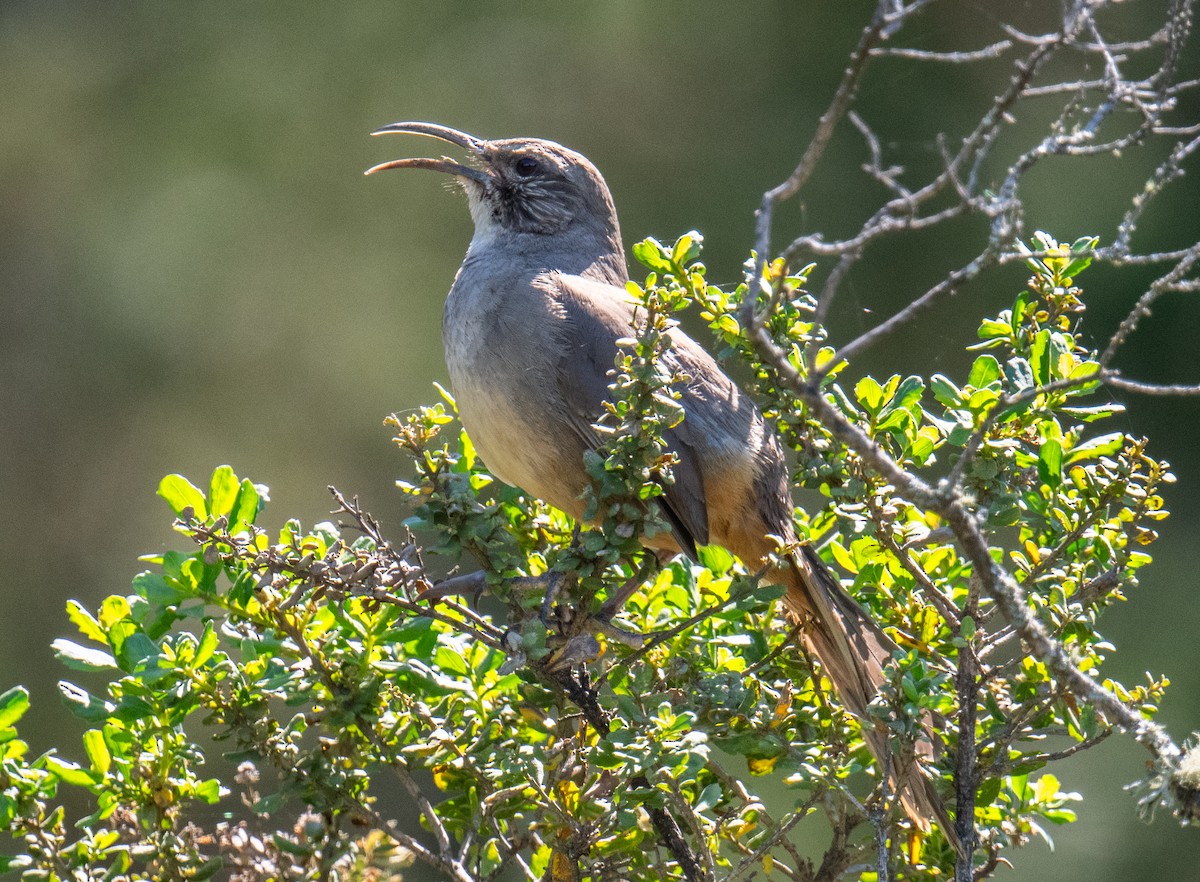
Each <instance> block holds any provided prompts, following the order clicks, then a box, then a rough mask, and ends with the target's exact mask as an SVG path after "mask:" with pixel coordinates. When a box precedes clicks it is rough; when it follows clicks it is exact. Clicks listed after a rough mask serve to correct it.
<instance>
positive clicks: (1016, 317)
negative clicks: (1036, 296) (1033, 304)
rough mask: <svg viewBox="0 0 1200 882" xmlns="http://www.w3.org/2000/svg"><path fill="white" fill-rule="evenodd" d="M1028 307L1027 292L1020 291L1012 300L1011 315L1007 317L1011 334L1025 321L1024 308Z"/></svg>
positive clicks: (1014, 334)
mask: <svg viewBox="0 0 1200 882" xmlns="http://www.w3.org/2000/svg"><path fill="white" fill-rule="evenodd" d="M1028 307H1029V292H1028V291H1022V292H1021V293H1020V294H1018V295H1017V299H1016V300H1015V301H1014V302H1013V308H1012V315H1011V318H1010V319H1009V327H1011V328H1012V333H1013V336H1014V337H1016V335H1017V334H1018V333H1019V332H1020V330H1021V324H1022V323H1023V322H1024V321H1025V310H1026V309H1028Z"/></svg>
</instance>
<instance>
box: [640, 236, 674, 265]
mask: <svg viewBox="0 0 1200 882" xmlns="http://www.w3.org/2000/svg"><path fill="white" fill-rule="evenodd" d="M630 250H631V251H633V256H634V258H635V259H636V260H637V262H638V263H640V264H642V266H644V267H646V268H647V269H652V270H654V271H655V272H660V273H665V274H670V273H671V272H673V270H674V267H672V266H671V261H670V259H669V257H668V256H667V249H666V248H664V247H663V245H662V243H661V242H659V241H658V240H657V239H651V238H647V239H643V240H642V241H641V242H635V243H634V245H633V247H632V248H631V249H630Z"/></svg>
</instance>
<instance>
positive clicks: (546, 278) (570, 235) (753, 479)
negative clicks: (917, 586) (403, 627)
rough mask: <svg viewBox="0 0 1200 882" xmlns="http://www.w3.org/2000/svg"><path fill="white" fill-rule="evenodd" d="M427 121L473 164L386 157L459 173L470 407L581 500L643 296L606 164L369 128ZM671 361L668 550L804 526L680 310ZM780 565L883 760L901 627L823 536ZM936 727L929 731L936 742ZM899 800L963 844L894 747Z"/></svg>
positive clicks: (742, 549) (517, 458)
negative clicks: (874, 715) (891, 625)
mask: <svg viewBox="0 0 1200 882" xmlns="http://www.w3.org/2000/svg"><path fill="white" fill-rule="evenodd" d="M393 132H394V133H407V134H418V135H426V136H429V137H434V138H438V139H440V140H442V141H447V142H450V143H453V144H456V145H458V146H459V147H462V148H464V149H465V150H467V151H468V152H469V153H470V154H471V155H472V161H473V164H471V165H464V164H461V163H458V162H456V161H454V160H452V159H449V158H441V159H426V158H413V159H400V160H395V161H393V162H388V163H383V164H382V165H379V166H376V167H375V168H373V169H371V170H370V171H371V172H374V171H380V170H383V169H389V168H424V169H430V170H433V171H439V172H443V173H446V174H451V175H454V176H455V177H456V178H457V179H458V180H459V181H460V182H461V184H462V186H463V189H464V191H465V192H466V196H467V203H468V206H469V208H470V212H471V217H472V219H473V220H474V222H475V234H474V237H473V238H472V239H471V244H470V246H469V247H468V249H467V254H466V257H465V258H464V260H463V264H462V267H461V268H460V269H459V271H458V275H457V276H456V277H455V280H454V285H453V287H452V288H451V289H450V294H449V296H448V298H447V300H446V308H445V312H444V315H443V321H442V335H443V340H444V343H445V349H446V363H447V366H448V368H449V372H450V380H451V385H452V388H453V391H454V394H455V398H456V400H457V403H458V408H459V414H460V416H461V418H462V421H463V425H464V426H465V427H466V429H467V432H468V433H469V434H470V436H471V438H472V440H473V441H474V443H475V446H476V449H477V450H478V452H479V454H480V456H481V457H482V459H483V461H484V462H485V463H486V464H487V466H488V468H489V470H490V471H492V473H493V474H495V475H496V476H497V477H498V478H500V479H501V480H503V481H505V482H506V483H509V484H512V485H514V486H517V487H520V488H521V489H523V490H525V491H526V492H528V493H531V494H533V495H534V496H537V497H539V498H541V499H545V500H546V501H547V502H550V503H551V504H553V505H555V506H557V507H558V508H561V509H563V510H564V511H566V512H567V513H568V514H571V515H572V516H574V517H576V518H579V517H580V516H581V515H582V513H583V503H582V500H581V498H580V496H581V494H582V493H583V491H584V489H585V487H586V484H587V480H588V478H587V474H586V472H585V470H584V466H583V456H584V452H585V451H586V450H589V449H594V448H596V447H597V446H598V443H599V442H598V438H597V435H596V433H595V430H594V429H593V428H592V424H593V423H594V422H595V421H596V420H597V419H598V418H599V416H600V414H601V412H602V402H603V401H604V399H605V398H606V396H607V395H608V382H609V381H608V377H607V373H608V371H609V369H610V368H611V367H612V366H613V361H614V356H615V355H616V349H617V340H618V339H619V338H622V337H626V336H628V335H629V333H630V328H631V321H632V318H633V306H632V304H631V303H630V302H629V301H628V296H627V294H626V292H625V288H624V285H625V281H626V280H627V279H628V270H627V267H626V264H625V257H624V249H623V247H622V244H621V233H620V229H619V226H618V223H617V214H616V209H615V208H614V206H613V202H612V197H611V195H610V194H609V190H608V186H607V185H606V184H605V182H604V179H603V177H602V176H601V175H600V172H599V171H598V170H597V169H596V168H595V166H593V165H592V164H591V163H590V162H589V161H588V160H587V159H586V158H584V157H583V156H581V155H579V154H578V153H575V152H574V151H571V150H568V149H567V148H565V147H563V146H561V145H560V144H556V143H554V142H552V141H544V140H540V139H535V138H518V139H509V140H497V141H488V140H484V139H481V138H476V137H474V136H472V135H467V134H465V133H463V132H459V131H457V130H455V129H450V128H447V127H445V126H439V125H435V124H432V123H420V122H406V123H396V124H394V125H390V126H386V127H385V128H383V129H380V130H379V131H378V132H376V133H375V134H384V133H393ZM666 360H667V361H668V363H669V364H668V367H672V368H673V367H678V368H679V369H680V370H681V372H682V373H684V374H686V375H687V376H688V377H689V378H690V379H689V381H688V382H687V383H686V385H685V386H684V387H683V388H682V389H680V393H681V401H680V403H681V404H682V406H683V410H684V419H683V421H682V422H681V423H680V424H679V425H677V426H676V427H674V428H672V429H670V430H668V431H667V432H666V433H665V434H664V440H665V442H666V443H667V445H668V447H669V448H670V449H671V450H672V451H674V452H675V453H676V454H677V455H678V464H677V465H676V466H675V469H674V482H673V484H672V485H671V486H670V487H668V488H667V490H666V492H665V497H664V506H665V507H666V509H667V515H668V520H669V521H670V523H671V524H672V525H673V527H674V529H673V531H672V533H671V534H662V535H659V536H656V537H654V539H653V540H652V544H653V546H654V547H655V548H656V549H658V550H661V551H666V552H678V551H683V552H687V553H690V554H692V555H694V554H695V546H696V545H704V544H708V543H716V544H720V545H723V546H725V547H726V548H728V549H729V550H731V551H732V552H734V553H735V554H736V555H738V557H740V558H741V559H742V560H744V561H746V562H747V564H749V565H750V566H752V567H753V566H757V565H758V564H759V563H761V562H762V560H763V559H764V558H765V557H766V556H767V555H768V554H770V553H771V552H772V551H774V550H775V548H776V541H777V540H776V539H774V538H772V537H778V539H779V540H782V541H783V542H784V543H785V544H791V543H794V542H795V539H796V534H795V528H794V525H793V522H792V500H791V495H790V490H789V486H788V478H787V469H786V464H785V460H784V456H783V450H782V447H781V445H780V443H779V440H778V438H777V437H776V436H775V434H774V432H773V431H772V430H771V429H770V427H769V426H768V425H767V423H766V421H765V420H764V419H763V416H762V414H761V413H760V411H759V410H758V408H757V407H756V406H755V404H754V403H753V401H751V400H750V398H749V397H748V396H747V395H745V394H744V393H743V392H742V391H741V390H740V389H739V388H738V387H737V385H736V384H735V383H734V382H733V381H732V380H730V378H729V377H728V376H727V375H726V374H725V373H724V371H722V370H721V368H720V367H719V366H718V365H717V363H716V362H715V361H714V360H713V358H712V357H711V356H710V355H709V354H708V353H707V352H706V351H705V350H704V349H703V348H701V347H700V346H699V345H698V344H697V343H696V342H695V341H693V340H692V339H691V338H690V337H688V336H687V335H686V334H684V333H683V332H682V331H681V330H679V329H678V328H676V329H674V330H673V331H672V332H671V348H670V350H669V352H668V353H667V355H666ZM771 577H772V578H773V579H775V580H777V581H779V582H782V583H784V584H785V585H786V586H787V588H788V591H787V595H786V598H785V601H786V605H787V607H788V610H789V612H790V613H791V614H792V615H793V616H794V617H795V618H797V619H798V620H799V621H801V622H802V623H803V624H804V627H803V629H802V632H801V633H802V635H803V640H804V642H805V644H806V645H807V646H808V647H809V649H810V650H811V651H812V652H813V653H814V654H815V655H816V657H817V658H818V659H819V660H820V661H821V664H822V667H823V669H824V671H825V673H826V675H827V676H828V677H829V679H830V680H831V681H832V683H833V685H834V687H835V689H836V690H837V692H838V694H839V696H840V697H841V700H842V703H843V704H844V705H845V706H846V707H847V709H848V710H850V712H851V713H853V714H854V715H856V716H857V717H858V718H859V719H860V720H862V721H863V724H864V735H865V737H866V740H867V744H868V746H869V747H870V748H871V751H872V752H873V753H874V754H875V756H876V757H877V758H879V759H880V760H881V762H882V760H883V758H885V757H888V754H889V751H890V746H889V741H888V737H887V733H886V730H883V729H881V728H876V727H875V726H874V724H873V723H872V722H871V721H870V719H869V717H868V716H867V715H866V710H867V705H868V703H869V702H870V701H871V700H872V698H873V697H874V696H875V695H876V693H877V692H878V690H879V687H880V685H881V684H882V682H883V673H882V672H883V666H884V665H885V664H886V663H887V660H888V658H889V657H890V655H891V652H892V651H893V650H894V649H895V644H893V643H892V641H891V640H890V639H889V638H888V637H887V636H886V635H885V634H884V633H883V631H882V630H880V628H879V626H878V625H876V624H875V622H874V621H872V620H871V619H870V618H869V617H868V616H867V615H866V613H865V612H864V611H863V609H862V608H861V607H860V606H859V605H858V604H857V603H855V602H854V600H853V599H852V598H851V597H850V596H849V595H847V594H846V593H845V591H843V590H842V588H841V586H840V585H839V584H838V582H837V580H836V579H834V578H833V576H832V575H831V574H830V573H829V572H828V570H827V569H826V568H825V566H824V564H822V563H821V561H820V559H819V558H818V557H817V556H816V554H815V553H814V552H813V551H812V549H810V548H807V547H804V548H801V549H800V550H799V551H798V552H797V553H795V554H793V555H792V556H791V558H790V560H789V561H788V566H787V567H786V568H785V569H782V570H778V571H775V572H774V573H772V574H771ZM931 743H932V738H930V739H929V740H928V741H926V742H924V743H923V745H919V747H923V749H924V750H925V752H928V749H929V746H930V744H931ZM890 767H891V768H892V769H893V780H894V781H895V783H896V787H897V791H898V793H899V796H900V800H901V802H902V804H903V806H904V808H905V811H906V813H907V814H908V815H909V817H910V818H911V819H912V820H913V821H914V823H916V824H917V825H918V826H919V827H921V828H922V829H926V828H927V827H928V822H929V820H931V819H932V820H936V821H937V822H938V823H939V825H940V826H941V827H942V830H943V832H944V833H945V835H946V836H947V838H949V839H950V840H951V841H952V842H954V843H955V845H956V847H958V842H957V838H956V837H955V833H954V829H953V826H952V824H951V822H950V821H949V818H948V817H947V816H946V813H945V810H944V808H943V806H942V803H941V800H940V799H939V797H938V795H937V792H936V791H935V790H934V788H933V786H932V784H931V782H930V781H929V779H928V778H927V777H926V776H925V775H924V773H923V772H922V770H921V768H920V766H919V765H918V764H917V763H916V762H913V761H911V760H905V759H902V758H900V757H892V758H891V761H890Z"/></svg>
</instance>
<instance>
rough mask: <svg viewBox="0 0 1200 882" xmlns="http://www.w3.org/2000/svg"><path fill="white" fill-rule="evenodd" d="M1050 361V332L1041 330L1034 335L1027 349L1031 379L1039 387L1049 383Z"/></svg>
mask: <svg viewBox="0 0 1200 882" xmlns="http://www.w3.org/2000/svg"><path fill="white" fill-rule="evenodd" d="M1052 361H1053V358H1052V353H1051V352H1050V332H1049V331H1048V330H1045V329H1042V330H1040V331H1038V332H1037V334H1036V335H1034V338H1033V343H1032V344H1031V345H1030V347H1029V367H1030V368H1031V369H1032V370H1033V378H1034V380H1035V381H1037V384H1038V385H1039V386H1045V385H1046V384H1047V383H1049V382H1050V374H1051V370H1052V368H1053V364H1052Z"/></svg>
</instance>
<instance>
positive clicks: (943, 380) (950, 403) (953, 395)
mask: <svg viewBox="0 0 1200 882" xmlns="http://www.w3.org/2000/svg"><path fill="white" fill-rule="evenodd" d="M929 387H930V389H932V390H933V397H934V398H936V399H937V400H938V401H939V402H941V403H942V404H944V405H945V406H946V407H958V406H959V405H961V404H962V390H961V389H959V388H958V387H957V386H955V385H954V383H952V382H951V381H950V379H949V378H947V377H945V376H943V375H942V374H934V375H933V376H932V377H930V378H929Z"/></svg>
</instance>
